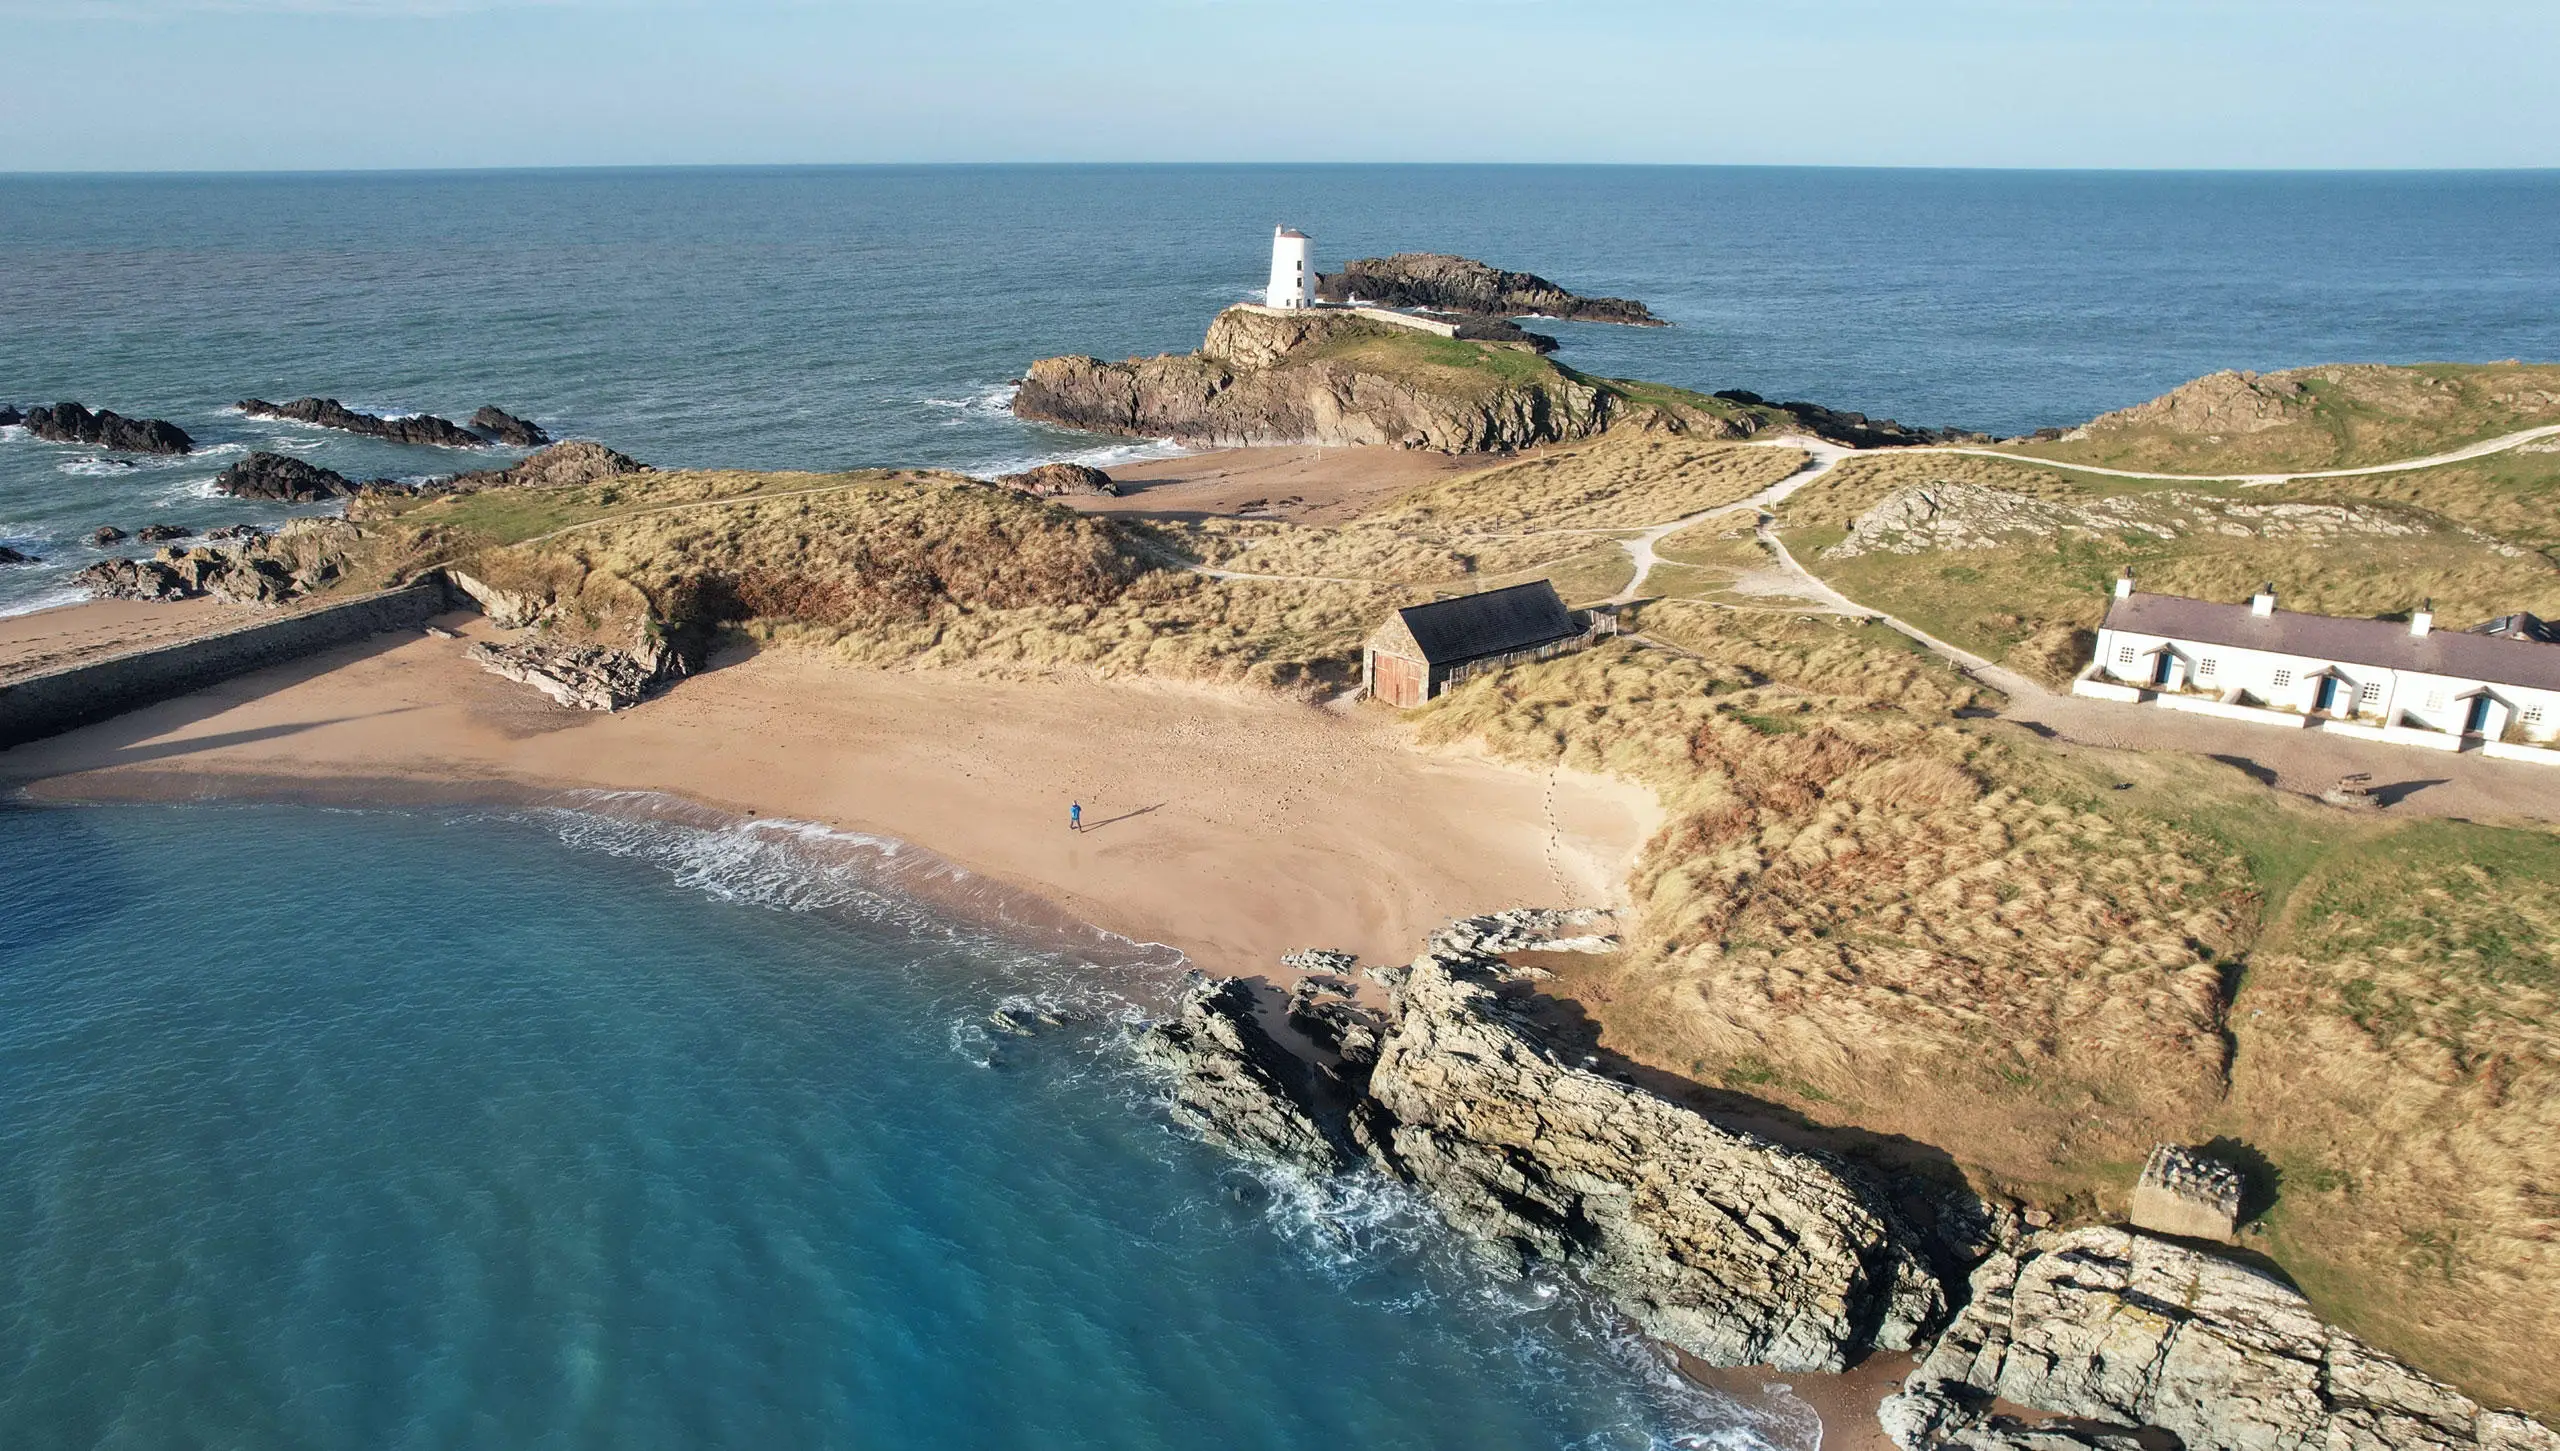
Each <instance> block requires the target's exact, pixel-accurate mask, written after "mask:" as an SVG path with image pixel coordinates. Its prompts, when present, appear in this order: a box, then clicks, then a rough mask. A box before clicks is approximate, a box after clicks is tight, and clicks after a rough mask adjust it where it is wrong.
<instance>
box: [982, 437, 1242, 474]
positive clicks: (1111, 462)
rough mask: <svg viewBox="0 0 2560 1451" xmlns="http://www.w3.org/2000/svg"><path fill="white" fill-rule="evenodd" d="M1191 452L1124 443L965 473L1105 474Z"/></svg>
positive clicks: (1158, 441)
mask: <svg viewBox="0 0 2560 1451" xmlns="http://www.w3.org/2000/svg"><path fill="white" fill-rule="evenodd" d="M1195 452H1197V450H1195V449H1190V448H1186V447H1184V446H1183V445H1181V444H1179V443H1176V442H1174V441H1173V440H1172V439H1170V438H1139V439H1130V440H1128V441H1127V442H1124V443H1110V444H1101V445H1097V446H1095V447H1093V448H1081V449H1073V450H1069V451H1066V452H1062V453H1042V454H1021V455H1016V456H1014V457H1011V458H1002V459H997V460H995V461H993V462H990V463H981V464H977V465H973V466H972V467H971V468H969V469H968V472H969V473H972V474H976V475H979V476H981V477H992V476H994V475H997V474H1018V473H1021V472H1022V471H1023V470H1025V469H1035V468H1038V467H1039V466H1040V465H1042V464H1057V463H1067V464H1083V465H1084V466H1085V467H1087V468H1095V469H1101V470H1104V471H1105V472H1108V471H1109V470H1111V469H1112V468H1114V467H1116V466H1118V465H1121V464H1134V463H1144V462H1146V461H1147V460H1149V459H1160V458H1187V457H1189V456H1190V455H1192V454H1193V453H1195Z"/></svg>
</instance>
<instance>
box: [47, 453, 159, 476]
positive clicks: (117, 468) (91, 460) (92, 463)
mask: <svg viewBox="0 0 2560 1451" xmlns="http://www.w3.org/2000/svg"><path fill="white" fill-rule="evenodd" d="M138 467H139V465H137V464H135V463H134V462H133V461H132V460H130V459H121V458H111V457H109V456H108V455H106V454H89V455H85V456H83V457H80V458H73V459H64V460H63V461H62V462H60V463H58V464H55V465H54V466H53V471H54V472H55V473H58V474H69V475H71V476H72V477H73V478H75V479H113V478H121V477H123V476H124V475H126V474H129V473H132V472H134V470H135V469H136V468H138Z"/></svg>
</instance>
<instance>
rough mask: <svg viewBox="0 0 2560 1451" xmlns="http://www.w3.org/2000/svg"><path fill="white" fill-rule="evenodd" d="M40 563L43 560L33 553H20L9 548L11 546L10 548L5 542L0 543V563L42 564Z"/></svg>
mask: <svg viewBox="0 0 2560 1451" xmlns="http://www.w3.org/2000/svg"><path fill="white" fill-rule="evenodd" d="M42 563H44V560H43V559H41V558H40V557H38V556H36V555H33V554H23V553H20V552H19V551H17V550H15V549H11V548H10V547H9V546H8V545H6V544H0V564H42Z"/></svg>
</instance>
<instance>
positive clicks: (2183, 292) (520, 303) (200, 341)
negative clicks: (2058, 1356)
mask: <svg viewBox="0 0 2560 1451" xmlns="http://www.w3.org/2000/svg"><path fill="white" fill-rule="evenodd" d="M1281 221H1287V222H1291V223H1294V224H1297V225H1299V226H1302V227H1304V228H1306V229H1307V230H1309V231H1311V232H1313V233H1314V234H1315V237H1316V247H1317V261H1318V265H1319V266H1330V265H1333V264H1337V263H1339V262H1341V261H1343V260H1344V259H1346V258H1350V257H1356V256H1365V255H1371V254H1375V253H1380V252H1393V251H1398V250H1437V251H1456V252H1465V253H1469V254H1472V255H1475V256H1479V257H1484V258H1487V259H1490V260H1492V261H1495V262H1498V263H1501V264H1503V265H1506V266H1512V267H1522V268H1528V269H1531V270H1534V271H1538V272H1542V273H1545V274H1546V275H1548V276H1551V277H1553V278H1555V279H1557V280H1558V281H1561V282H1564V283H1566V284H1567V285H1570V286H1574V287H1577V288H1580V289H1583V290H1585V291H1590V292H1604V293H1614V294H1619V295H1625V296H1633V297H1639V298H1643V299H1644V300H1646V301H1647V302H1649V303H1651V304H1652V305H1653V306H1654V307H1655V308H1656V310H1658V311H1659V312H1660V313H1661V314H1662V315H1663V316H1665V317H1668V318H1670V319H1671V320H1672V321H1673V322H1674V323H1675V324H1676V326H1674V327H1672V328H1669V329H1665V330H1652V329H1644V330H1637V329H1624V328H1610V327H1605V326H1600V325H1596V324H1595V325H1562V324H1559V325H1557V326H1556V328H1555V329H1554V330H1555V331H1557V332H1558V333H1559V334H1560V336H1561V337H1562V338H1563V340H1564V343H1565V349H1566V350H1565V352H1564V354H1563V357H1564V359H1565V361H1567V362H1570V363H1572V364H1574V365H1576V366H1578V367H1581V368H1584V369H1587V370H1589V371H1592V372H1596V373H1603V374H1609V375H1614V376H1621V377H1639V378H1650V379H1658V380H1661V381H1665V382H1671V383H1679V384H1684V385H1687V386H1691V387H1698V388H1707V389H1714V388H1731V387H1740V388H1750V389H1755V390H1757V391H1759V392H1762V393H1766V394H1769V395H1770V396H1772V397H1782V398H1811V399H1815V400H1819V401H1822V402H1825V403H1829V404H1832V405H1835V406H1838V407H1842V408H1852V409H1859V410H1863V411H1866V412H1869V413H1872V414H1876V415H1879V416H1885V415H1890V416H1894V417H1898V418H1900V419H1902V420H1904V421H1906V422H1914V423H1926V424H1933V425H1934V424H1961V425H1966V426H1970V427H1978V428H1984V429H1991V430H1995V431H2003V432H2008V431H2023V430H2027V429H2032V428H2036V427H2040V426H2043V425H2047V424H2057V425H2067V424H2071V423H2076V422H2079V421H2081V420H2084V419H2086V418H2088V417H2090V416H2091V415H2093V414H2095V413H2098V412H2100V411H2102V410H2105V409H2109V408H2115V407H2120V406H2123V405H2125V404H2128V403H2134V402H2138V401H2140V400H2142V399H2144V398H2147V397H2150V396H2152V395H2153V394H2156V393H2158V392H2160V391H2162V390H2163V389H2166V388H2169V387H2172V386H2174V385H2176V384H2178V383H2180V382H2183V381H2185V380H2186V379H2188V378H2191V377H2194V376H2196V375H2197V374H2200V373H2206V372H2210V371H2212V370H2214V369H2216V368H2234V367H2236V368H2280V367H2288V366H2292V365H2296V364H2303V363H2318V362H2335V361H2341V360H2372V361H2401V362H2406V361H2416V360H2422V359H2449V360H2464V359H2472V360H2485V359H2493V358H2504V357H2517V356H2522V357H2528V358H2543V359H2553V358H2560V252H2555V251H2554V249H2553V248H2552V246H2551V238H2552V237H2554V236H2560V173H2554V172H2539V173H2521V174H2494V173H2491V174H2425V173H2388V174H2366V175H2358V174H2301V175H2281V174H2279V175H2265V174H2184V175H2182V174H2144V173H2051V172H1908V171H1854V170H1791V169H1784V168H1713V167H1540V166H1531V167H1464V166H1277V167H1214V166H1140V167H1108V166H1089V167H857V168H833V169H762V170H725V171H724V170H704V171H646V170H643V171H586V172H492V173H461V174H435V173H399V174H387V175H356V176H326V175H317V176H265V177H260V176H231V177H26V176H21V177H0V402H7V403H15V404H21V405H24V404H28V403H40V402H50V401H53V400H56V399H61V398H76V399H80V400H82V401H85V402H87V403H89V404H91V405H93V406H102V407H112V408H115V409H117V410H118V411H121V412H125V413H135V414H146V415H154V416H160V417H166V418H170V419H172V420H174V421H176V422H178V423H179V424H181V425H182V426H184V427H185V428H187V429H188V430H189V431H190V432H192V433H194V434H196V435H197V437H198V438H199V439H200V440H201V441H202V442H204V443H205V444H206V445H207V446H208V452H207V453H206V454H204V455H203V456H201V457H198V458H195V459H192V460H179V461H170V462H163V461H151V460H117V459H112V458H107V457H104V456H101V455H99V454H97V453H96V452H95V451H93V450H83V449H78V448H63V447H58V446H54V445H48V444H41V443H36V442H33V441H31V440H28V439H26V438H25V437H23V436H22V435H20V436H14V437H0V544H8V545H11V546H14V547H17V548H19V549H23V550H27V551H30V552H33V553H36V554H40V555H43V556H45V557H46V558H47V560H48V561H49V563H48V565H47V566H46V567H43V568H35V569H25V568H20V569H8V570H0V611H8V610H16V609H25V608H29V607H31V606H33V605H36V604H38V603H41V602H46V601H61V600H64V599H68V598H72V597H73V596H71V595H68V594H67V593H66V592H65V590H64V585H63V582H64V580H66V579H67V578H68V576H69V575H70V574H71V573H72V572H73V571H75V570H76V569H78V568H79V567H81V566H82V565H84V564H87V563H89V562H91V561H94V560H95V559H96V558H98V557H99V552H98V551H96V550H93V549H91V548H89V547H88V546H87V545H86V544H84V543H82V542H81V541H82V537H83V536H84V535H86V534H87V532H88V531H89V530H91V529H93V528H95V527H96V526H98V525H100V524H117V525H120V526H121V527H124V528H126V529H132V528H134V527H136V526H137V525H140V524H143V523H147V522H154V521H160V520H169V521H174V522H177V523H181V524H186V525H190V526H194V527H198V528H202V527H205V526H208V525H212V524H220V523H226V522H231V521H234V520H239V519H257V520H262V521H266V522H273V521H274V520H276V519H279V518H281V517H283V516H284V514H285V513H286V512H287V511H285V510H282V509H278V508H274V507H272V506H249V505H242V504H239V503H235V502H230V501H225V500H218V499H215V498H213V497H211V496H210V495H209V494H208V493H207V491H206V489H205V485H206V484H207V483H208V482H209V481H210V480H211V479H212V477H213V475H214V474H215V473H216V472H217V471H219V470H220V469H221V468H222V467H223V466H224V465H225V464H227V463H228V462H230V461H232V460H233V459H236V458H238V457H239V456H240V455H241V454H242V453H245V452H246V451H247V450H249V449H251V448H269V449H274V448H283V449H287V450H290V451H293V452H296V453H300V454H302V455H303V456H305V457H308V458H311V459H312V460H314V461H315V462H318V463H322V464H325V465H328V466H330V467H333V468H337V469H340V470H342V471H344V472H346V473H348V474H350V475H352V476H355V477H359V478H363V477H371V476H375V475H390V476H394V477H402V478H410V477H423V476H427V475H431V474H436V473H449V472H452V471H454V470H455V469H458V468H461V467H465V466H469V465H472V464H474V463H476V462H479V461H481V460H480V459H478V458H477V457H476V456H475V455H470V454H463V453H457V452H454V451H450V450H444V449H434V448H400V447H395V446H390V445H384V444H377V443H367V442H364V441H361V440H355V439H350V438H348V437H346V436H344V435H338V434H330V433H325V432H321V431H318V430H313V429H306V428H298V427H295V426H292V425H287V424H262V423H253V422H250V421H249V420H246V419H242V418H240V417H239V416H237V415H236V414H230V413H226V412H225V411H224V410H225V408H226V407H227V405H229V404H231V403H233V402H236V401H238V400H239V399H241V398H244V397H252V396H255V397H263V398H267V399H270V400H281V399H286V398H292V397H295V396H298V395H301V394H310V393H316V394H323V395H328V396H334V397H337V398H339V399H341V400H343V401H345V402H347V403H348V404H350V405H351V406H354V407H357V408H360V409H364V410H367V411H373V412H409V411H429V412H437V413H441V414H443V415H445V416H447V417H450V418H463V417H467V416H468V415H469V414H470V412H471V410H472V409H474V408H476V407H478V406H479V405H480V404H483V403H492V402H494V403H498V404H502V405H504V406H506V407H508V408H511V409H514V410H515V411H517V412H520V413H523V414H526V415H528V416H530V417H533V418H536V419H539V420H541V421H542V422H543V423H545V424H546V425H548V426H549V427H550V428H551V429H552V430H553V431H554V432H557V433H563V434H577V435H581V436H588V437H598V438H603V439H605V440H607V441H609V442H611V443H613V444H614V445H616V446H617V447H620V448H622V449H623V450H624V451H626V452H628V453H631V454H634V455H636V456H638V457H640V458H642V459H645V460H647V461H649V462H651V463H656V464H660V465H695V466H715V465H716V466H732V467H743V468H834V467H844V466H850V465H873V464H892V465H909V464H929V465H938V466H947V467H954V468H962V469H969V470H977V471H994V470H997V469H1001V468H1005V467H1009V466H1020V465H1022V464H1025V463H1028V462H1031V461H1034V460H1038V459H1043V458H1053V457H1085V458H1088V459H1092V460H1095V461H1099V462H1103V463H1105V464H1108V463H1109V462H1110V461H1111V460H1112V459H1114V458H1119V457H1125V456H1127V455H1128V453H1129V452H1130V451H1131V449H1130V446H1129V445H1127V444H1125V443H1119V442H1113V441H1109V440H1101V439H1096V438H1092V437H1088V436H1080V435H1075V434H1069V433H1062V432H1059V431H1057V430H1053V429H1044V428H1038V427H1033V426H1030V425H1026V424H1022V423H1018V422H1016V421H1015V420H1014V419H1013V418H1012V417H1011V416H1010V415H1009V414H1008V413H1007V412H1006V410H1005V402H1006V396H1007V395H1006V383H1007V381H1008V380H1010V379H1012V378H1014V377H1016V376H1018V375H1019V374H1020V372H1021V370H1022V368H1023V366H1024V365H1025V364H1026V363H1028V362H1029V361H1030V360H1031V359H1033V358H1036V357H1040V356H1043V355H1045V354H1050V353H1061V352H1093V353H1098V354H1101V355H1103V356H1106V357H1121V356H1126V355H1128V354H1131V353H1140V352H1157V351H1163V350H1167V349H1177V348H1189V347H1192V346H1195V345H1196V344H1197V343H1198V342H1199V339H1200V335H1201V331H1202V329H1203V328H1204V327H1205V326H1206V324H1207V321H1208V319H1209V317H1210V315H1211V314H1212V313H1214V312H1215V310H1216V309H1217V308H1218V307H1220V306H1221V305H1223V304H1225V303H1228V302H1233V301H1235V300H1237V299H1239V298H1241V297H1243V296H1244V295H1245V294H1246V293H1247V291H1248V290H1250V289H1251V288H1253V287H1255V286H1258V285H1259V284H1260V282H1261V280H1262V278H1263V275H1264V270H1265V267H1266V265H1267V260H1268V257H1269V245H1270V243H1269V238H1270V235H1271V228H1272V225H1273V224H1274V223H1275V222H1281ZM141 548H142V546H139V545H128V546H123V551H122V552H136V551H138V550H140V549H141Z"/></svg>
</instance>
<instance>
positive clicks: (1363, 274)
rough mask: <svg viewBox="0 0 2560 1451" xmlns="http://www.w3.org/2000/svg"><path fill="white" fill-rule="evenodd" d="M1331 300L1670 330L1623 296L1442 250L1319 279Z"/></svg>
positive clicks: (1349, 265)
mask: <svg viewBox="0 0 2560 1451" xmlns="http://www.w3.org/2000/svg"><path fill="white" fill-rule="evenodd" d="M1316 296H1317V297H1319V298H1322V299H1323V300H1324V301H1326V302H1349V301H1352V300H1353V299H1355V298H1357V299H1358V300H1359V301H1362V302H1368V303H1375V304H1378V305H1380V306H1384V307H1419V308H1428V309H1431V310H1432V311H1435V312H1455V313H1473V314H1480V315H1482V316H1485V317H1497V318H1510V317H1552V318H1559V319H1563V320H1565V321H1570V322H1614V323H1624V324H1626V325H1628V326H1630V327H1665V326H1668V324H1666V323H1665V322H1663V320H1662V319H1661V318H1658V317H1655V316H1654V315H1653V310H1652V309H1651V308H1649V307H1646V306H1645V305H1644V304H1643V303H1641V302H1636V301H1634V300H1632V299H1629V298H1624V297H1583V296H1581V295H1579V294H1577V293H1573V292H1569V291H1567V290H1565V289H1564V288H1562V287H1558V286H1557V285H1556V284H1554V283H1552V282H1549V281H1548V280H1547V279H1545V278H1543V277H1540V276H1537V275H1536V274H1534V273H1529V272H1506V271H1504V270H1502V269H1501V268H1499V267H1492V266H1488V265H1486V264H1485V263H1482V262H1478V261H1476V260H1475V259H1474V258H1472V257H1452V256H1448V255H1446V254H1443V253H1438V252H1399V253H1397V254H1396V255H1395V256H1393V257H1363V258H1361V259H1359V260H1358V261H1356V262H1346V263H1344V264H1343V265H1342V270H1341V271H1340V272H1337V273H1333V274H1330V275H1327V276H1320V277H1318V278H1317V279H1316Z"/></svg>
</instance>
